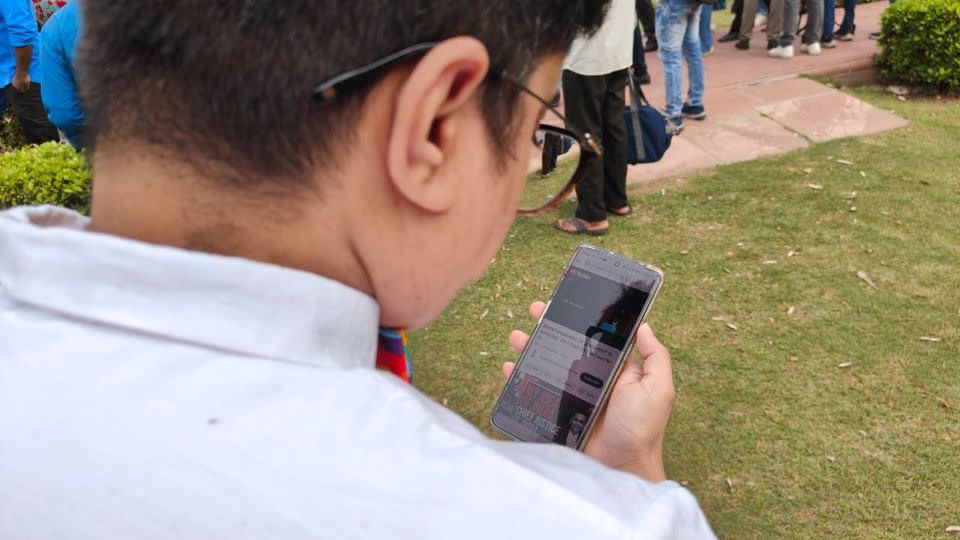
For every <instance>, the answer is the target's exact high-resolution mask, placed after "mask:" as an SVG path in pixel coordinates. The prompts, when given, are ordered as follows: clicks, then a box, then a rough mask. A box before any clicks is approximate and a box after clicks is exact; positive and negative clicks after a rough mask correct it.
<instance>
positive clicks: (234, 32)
mask: <svg viewBox="0 0 960 540" xmlns="http://www.w3.org/2000/svg"><path fill="white" fill-rule="evenodd" d="M608 2H609V0H586V1H569V0H483V1H481V2H477V1H475V0H359V1H353V2H343V1H334V0H286V1H282V2H277V1H275V0H243V1H227V0H213V1H209V2H196V1H193V0H142V1H140V2H137V3H136V6H135V7H134V8H131V5H130V4H128V3H123V2H115V1H112V0H85V1H84V3H83V10H84V38H83V44H82V45H81V47H80V54H79V57H80V64H81V67H80V69H81V71H82V72H83V74H84V76H83V77H82V81H81V84H82V87H81V91H82V94H83V98H84V103H85V105H86V107H87V109H88V119H89V121H90V124H91V125H92V127H93V129H94V130H95V143H94V144H95V146H96V145H100V146H109V145H124V144H130V143H133V144H137V145H147V147H149V148H151V149H153V150H156V151H158V152H163V153H166V154H167V155H169V156H171V157H173V158H175V159H176V160H178V161H180V162H183V163H185V164H187V165H190V166H195V167H203V166H210V165H213V166H215V167H216V169H217V171H216V175H217V176H218V177H219V178H223V179H224V180H226V181H229V182H230V183H231V184H233V185H235V186H241V187H242V186H244V185H247V184H251V183H255V182H262V181H264V180H271V181H284V182H288V183H289V182H294V183H295V182H298V181H301V180H303V179H304V178H306V177H307V176H309V174H310V173H311V171H313V170H315V169H316V167H318V166H333V165H335V164H336V158H337V155H338V153H339V152H342V151H344V150H345V149H347V148H349V145H350V144H351V143H352V142H353V141H352V133H351V130H350V128H349V126H351V125H352V123H353V121H354V120H355V119H356V116H357V114H358V112H359V110H360V108H361V105H362V103H363V100H364V97H365V93H364V92H362V91H361V92H357V93H355V94H353V95H351V96H349V97H348V98H347V99H344V100H338V101H337V102H336V103H335V104H334V103H330V104H323V103H319V102H317V101H316V100H314V99H312V98H311V93H312V90H313V87H314V86H315V85H316V84H318V83H319V82H321V81H323V80H325V79H328V78H330V77H332V76H335V75H338V74H340V73H342V72H344V71H347V70H350V69H354V68H356V67H358V66H362V65H365V64H367V63H369V62H371V61H373V60H375V59H377V58H380V57H383V56H384V55H386V54H389V53H392V52H395V51H398V50H400V49H403V48H404V47H407V46H410V45H412V44H415V43H421V42H426V41H439V40H443V39H445V38H448V37H452V36H460V35H467V36H473V37H476V38H478V39H479V40H480V41H481V42H482V43H483V44H484V45H485V46H486V47H487V48H488V52H489V55H490V61H491V63H492V64H495V65H497V66H499V67H500V68H502V69H505V70H506V71H507V72H508V73H511V74H514V75H516V76H520V77H523V76H524V75H525V74H526V73H528V71H529V70H530V69H531V68H532V67H533V66H534V64H535V62H536V60H537V59H538V58H540V57H542V56H543V55H545V54H550V53H561V54H562V53H563V52H564V51H566V49H567V48H568V47H569V45H570V44H571V42H572V40H573V39H574V38H575V37H576V36H577V35H578V34H579V33H585V32H586V33H589V32H592V31H594V30H595V29H596V28H597V27H599V25H600V24H601V23H602V20H603V17H604V15H605V11H606V8H607V4H608ZM517 99H518V95H517V90H516V88H513V87H511V86H508V85H487V86H486V87H485V88H484V89H483V93H482V104H483V105H482V106H483V114H484V118H485V121H486V123H487V125H488V128H489V132H490V135H491V137H492V138H493V140H494V141H496V140H497V138H498V137H499V136H500V134H502V133H503V132H504V130H508V129H509V128H510V127H511V120H512V111H513V109H514V106H515V103H516V100H517ZM494 134H497V135H496V136H495V135H494Z"/></svg>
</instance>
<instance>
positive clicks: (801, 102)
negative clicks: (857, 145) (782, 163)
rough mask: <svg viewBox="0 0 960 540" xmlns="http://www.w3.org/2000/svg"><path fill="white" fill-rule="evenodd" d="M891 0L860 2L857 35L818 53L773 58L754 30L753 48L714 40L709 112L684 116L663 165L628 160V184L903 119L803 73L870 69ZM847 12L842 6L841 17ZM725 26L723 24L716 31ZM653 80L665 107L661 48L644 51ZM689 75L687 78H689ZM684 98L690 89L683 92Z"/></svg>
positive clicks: (708, 70)
mask: <svg viewBox="0 0 960 540" xmlns="http://www.w3.org/2000/svg"><path fill="white" fill-rule="evenodd" d="M886 6H887V3H886V2H878V3H871V4H865V5H861V6H857V17H856V20H857V34H856V36H855V37H854V40H853V41H851V42H845V43H840V42H838V45H837V48H835V49H824V51H823V54H822V55H820V56H808V55H803V54H800V52H799V40H798V42H797V45H796V47H795V48H796V55H795V56H794V58H792V59H790V60H781V59H776V58H770V57H768V56H767V53H766V35H765V34H763V33H762V32H761V30H760V29H759V28H756V29H754V34H753V42H752V45H753V47H752V48H751V49H750V50H748V51H740V50H737V49H735V48H734V47H733V44H732V43H719V42H716V43H715V48H716V51H715V52H714V53H713V54H711V55H709V56H707V57H706V58H705V59H704V63H705V80H706V92H705V96H704V102H705V106H706V109H707V114H708V117H707V119H706V120H705V121H703V122H695V121H689V120H688V121H687V122H686V124H685V125H686V128H685V130H684V132H683V133H682V134H681V135H680V136H679V137H676V138H674V142H673V145H672V146H671V148H670V150H669V151H668V152H667V154H666V156H664V159H663V160H661V161H660V162H659V163H654V164H648V165H636V166H631V167H630V169H629V172H628V175H627V179H628V181H629V182H631V183H638V182H643V181H645V180H651V179H655V178H661V177H664V176H675V175H681V174H686V173H689V172H692V171H695V170H698V169H703V168H708V167H712V166H715V165H718V164H721V163H735V162H739V161H746V160H750V159H755V158H758V157H761V156H765V155H772V154H779V153H783V152H788V151H791V150H795V149H797V148H803V147H805V146H808V145H809V144H811V141H812V142H823V141H827V140H831V139H835V138H839V137H850V136H858V135H868V134H872V133H878V132H881V131H886V130H889V129H894V128H897V127H900V126H903V125H905V124H906V121H905V120H903V119H901V118H899V117H897V116H894V115H893V114H891V113H889V112H887V111H884V110H880V109H877V108H876V107H873V106H871V105H869V104H867V103H864V102H862V101H860V100H858V99H856V98H854V97H851V96H849V95H847V94H844V93H842V92H839V91H837V90H835V89H833V88H831V87H829V86H825V85H823V84H820V83H818V82H815V81H812V80H809V79H803V78H799V77H800V75H802V74H814V75H834V74H845V73H862V72H865V71H866V72H867V73H869V72H870V70H871V69H872V63H873V56H874V55H875V54H876V53H877V50H878V49H877V43H876V41H874V40H870V39H868V35H869V33H870V32H873V31H876V30H879V29H880V14H881V13H882V12H883V10H884V9H885V8H886ZM842 13H843V11H842V10H840V9H838V10H837V16H838V19H837V20H840V18H842ZM726 30H727V29H726V28H718V29H717V30H715V31H714V36H715V38H716V37H719V36H720V35H722V34H724V33H725V32H726ZM647 65H648V66H649V69H650V75H651V77H652V79H653V84H652V85H649V86H645V87H644V92H645V93H646V96H647V97H648V98H649V99H650V101H651V102H653V104H654V105H655V106H659V107H662V106H663V104H664V98H663V95H664V93H663V75H662V70H661V68H660V62H659V59H658V58H657V56H656V53H648V54H647ZM684 79H686V76H685V77H684ZM684 96H686V91H685V92H684Z"/></svg>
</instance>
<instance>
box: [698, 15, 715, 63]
mask: <svg viewBox="0 0 960 540" xmlns="http://www.w3.org/2000/svg"><path fill="white" fill-rule="evenodd" d="M711 24H713V6H712V5H711V4H703V5H702V6H700V50H701V51H703V52H707V51H709V50H710V49H712V48H713V31H712V30H710V25H711Z"/></svg>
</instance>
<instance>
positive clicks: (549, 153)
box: [540, 133, 563, 176]
mask: <svg viewBox="0 0 960 540" xmlns="http://www.w3.org/2000/svg"><path fill="white" fill-rule="evenodd" d="M562 144H563V142H562V140H561V139H560V136H559V135H554V134H553V133H545V134H544V136H543V153H542V154H541V155H540V175H541V176H546V175H548V174H550V173H552V172H553V171H554V169H556V168H557V156H558V155H560V150H561V149H560V146H561V145H562Z"/></svg>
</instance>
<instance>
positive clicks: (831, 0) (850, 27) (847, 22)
mask: <svg viewBox="0 0 960 540" xmlns="http://www.w3.org/2000/svg"><path fill="white" fill-rule="evenodd" d="M856 11H857V0H843V20H842V21H841V22H840V28H838V29H837V31H836V32H834V31H833V27H834V25H835V24H836V15H837V13H836V12H837V8H836V0H824V3H823V37H822V38H820V45H821V46H822V47H824V48H827V49H832V48H834V47H836V43H834V42H833V39H834V38H836V39H837V41H853V35H854V34H855V33H856V32H857V25H856V24H855V23H854V17H855V16H856Z"/></svg>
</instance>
